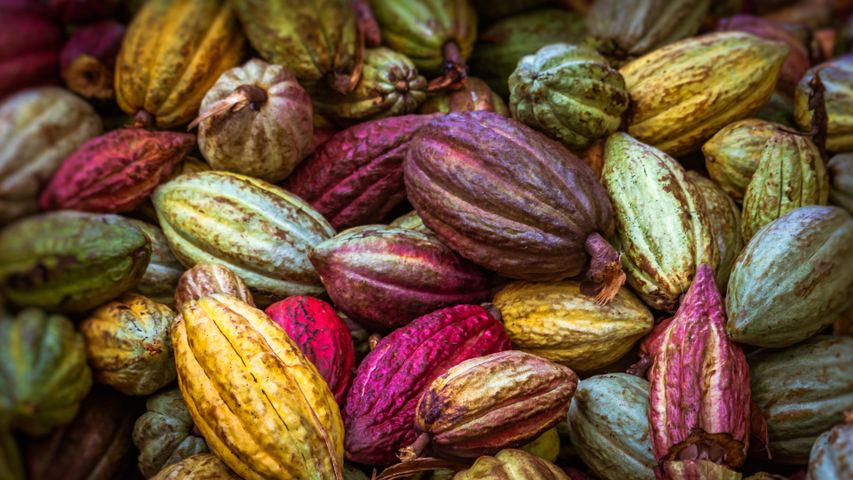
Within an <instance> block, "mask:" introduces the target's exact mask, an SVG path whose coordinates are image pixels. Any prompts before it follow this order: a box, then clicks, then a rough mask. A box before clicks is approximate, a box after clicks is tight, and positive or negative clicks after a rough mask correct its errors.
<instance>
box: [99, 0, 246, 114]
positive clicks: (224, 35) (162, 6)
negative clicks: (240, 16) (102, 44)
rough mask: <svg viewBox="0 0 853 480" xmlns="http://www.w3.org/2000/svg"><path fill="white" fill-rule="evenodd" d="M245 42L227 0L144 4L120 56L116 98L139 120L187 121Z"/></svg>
mask: <svg viewBox="0 0 853 480" xmlns="http://www.w3.org/2000/svg"><path fill="white" fill-rule="evenodd" d="M235 3H237V4H240V3H244V2H235ZM245 43H246V39H245V37H244V36H243V34H242V32H241V31H240V25H239V23H238V21H237V17H236V15H235V14H234V11H233V10H232V7H231V6H230V5H229V4H228V3H227V2H224V1H222V0H153V1H150V2H146V3H145V4H144V5H143V6H142V8H141V9H140V10H139V12H137V14H136V15H134V17H133V21H132V22H131V23H130V25H129V26H128V28H127V33H126V34H125V36H124V41H123V42H122V46H121V51H120V52H119V55H118V58H117V59H116V72H115V92H116V101H117V102H118V105H119V107H121V109H122V110H124V111H125V112H126V113H128V114H130V115H135V116H136V117H135V121H136V122H137V123H139V124H142V125H145V126H156V127H158V128H171V127H177V126H180V125H186V124H187V123H189V122H190V120H192V119H193V118H195V116H196V115H197V114H198V107H199V105H200V104H201V100H202V98H203V97H204V94H205V92H207V90H208V89H209V88H210V87H211V86H212V85H213V84H214V82H216V79H217V78H219V75H220V74H222V72H224V71H226V70H228V69H229V68H232V67H234V66H236V65H237V62H239V61H240V59H241V58H242V56H243V49H244V45H245Z"/></svg>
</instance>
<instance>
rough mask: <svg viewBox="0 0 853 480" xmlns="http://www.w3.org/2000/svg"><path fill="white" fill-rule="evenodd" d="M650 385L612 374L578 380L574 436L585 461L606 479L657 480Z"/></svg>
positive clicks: (572, 422)
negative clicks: (652, 435) (650, 423)
mask: <svg viewBox="0 0 853 480" xmlns="http://www.w3.org/2000/svg"><path fill="white" fill-rule="evenodd" d="M648 404H649V383H648V382H647V381H645V380H643V379H642V378H639V377H636V376H634V375H628V374H626V373H609V374H604V375H596V376H593V377H590V378H587V379H584V380H582V381H581V382H580V384H578V388H577V391H576V392H575V395H574V397H572V406H571V408H570V409H569V416H568V419H569V424H570V429H569V436H570V438H571V440H572V445H573V446H574V447H575V449H576V450H577V453H578V455H580V458H581V460H583V462H584V463H585V464H586V465H587V466H589V468H590V469H592V471H593V472H594V473H595V474H596V475H598V476H599V477H601V478H602V479H604V480H652V479H653V478H655V474H654V471H653V468H654V467H655V466H656V465H657V460H656V459H655V456H654V454H652V443H651V441H650V440H649V421H648V414H647V409H648Z"/></svg>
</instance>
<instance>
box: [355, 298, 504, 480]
mask: <svg viewBox="0 0 853 480" xmlns="http://www.w3.org/2000/svg"><path fill="white" fill-rule="evenodd" d="M510 347H511V345H510V341H509V337H507V335H506V332H504V330H503V326H502V325H501V324H500V322H498V321H497V320H495V319H494V318H493V317H492V316H491V315H490V314H489V312H487V311H486V309H484V308H483V307H479V306H476V305H457V306H455V307H449V308H445V309H442V310H438V311H436V312H433V313H430V314H428V315H424V316H422V317H420V318H417V319H415V320H414V321H412V323H410V324H409V325H406V326H405V327H403V328H400V329H397V330H395V331H394V332H393V333H391V334H390V335H388V336H387V337H385V338H383V339H382V340H380V341H379V343H378V344H377V345H376V348H375V349H374V350H373V351H371V352H370V353H369V354H368V355H367V357H365V359H364V361H362V362H361V365H359V367H358V371H357V372H356V375H355V380H353V384H352V388H351V389H350V391H349V394H348V395H347V403H346V409H345V411H344V424H345V427H346V428H345V430H346V438H345V440H344V448H345V449H346V456H347V458H349V459H350V460H352V461H356V462H360V463H366V464H372V465H387V464H391V463H394V462H395V461H396V460H397V456H396V455H397V451H398V450H400V449H401V448H403V447H406V446H408V445H410V444H411V443H412V442H414V440H415V438H416V436H417V435H416V432H415V427H414V419H415V409H416V407H417V403H418V400H419V399H420V396H421V393H422V392H423V391H424V389H426V387H427V386H429V384H430V383H432V381H433V380H435V379H436V378H437V377H438V376H439V375H442V374H443V373H445V372H446V371H447V370H448V369H450V368H451V367H453V366H454V365H457V364H459V363H461V362H463V361H465V360H468V359H470V358H475V357H479V356H482V355H487V354H490V353H494V352H500V351H503V350H509V349H510Z"/></svg>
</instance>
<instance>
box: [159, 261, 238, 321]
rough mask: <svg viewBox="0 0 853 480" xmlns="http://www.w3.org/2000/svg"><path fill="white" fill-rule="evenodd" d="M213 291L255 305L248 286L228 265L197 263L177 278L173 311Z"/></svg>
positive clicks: (178, 310)
mask: <svg viewBox="0 0 853 480" xmlns="http://www.w3.org/2000/svg"><path fill="white" fill-rule="evenodd" d="M214 293H224V294H226V295H231V296H232V297H235V298H237V299H239V300H242V301H244V302H246V303H248V304H249V305H252V306H255V301H254V300H253V299H252V292H250V291H249V287H247V286H246V284H245V283H244V282H243V280H242V279H241V278H240V277H238V276H237V274H235V273H234V272H232V271H231V270H230V269H228V267H226V266H223V265H220V264H218V263H199V264H198V265H196V266H194V267H193V268H190V269H189V270H187V271H186V272H184V274H183V275H181V278H180V279H179V280H178V286H177V287H175V311H176V312H180V311H182V310H183V308H184V304H187V303H189V302H190V301H193V300H198V299H200V298H202V297H206V296H208V295H212V294H214Z"/></svg>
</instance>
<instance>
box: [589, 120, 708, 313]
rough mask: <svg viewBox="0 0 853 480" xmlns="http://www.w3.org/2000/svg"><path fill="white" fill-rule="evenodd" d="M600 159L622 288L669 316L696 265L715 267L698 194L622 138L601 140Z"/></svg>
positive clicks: (679, 170)
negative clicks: (627, 286) (622, 274)
mask: <svg viewBox="0 0 853 480" xmlns="http://www.w3.org/2000/svg"><path fill="white" fill-rule="evenodd" d="M604 159H605V163H604V171H603V173H602V178H601V180H602V183H603V184H604V187H605V188H606V189H607V192H608V193H609V194H610V200H611V201H612V202H613V209H614V212H615V215H614V216H615V218H616V238H615V239H614V246H615V247H616V248H617V249H618V250H619V251H620V252H621V254H622V265H623V267H624V268H625V273H626V274H627V276H628V283H630V284H631V286H632V287H634V290H636V291H637V293H638V294H639V295H640V297H641V298H642V299H643V300H645V302H646V303H647V304H648V305H649V306H651V307H653V308H656V309H658V310H665V311H668V312H673V311H675V309H676V307H677V306H678V298H679V296H680V295H681V294H682V293H683V292H685V291H687V288H688V287H689V286H690V281H691V280H692V279H693V275H694V274H695V273H696V269H697V268H698V267H699V265H701V264H703V263H706V264H709V265H711V266H712V268H716V267H717V265H718V264H719V252H718V251H717V244H716V240H715V239H714V236H713V232H712V227H711V219H710V218H709V216H708V213H707V210H706V208H705V202H704V201H703V200H702V193H701V191H700V190H699V188H698V187H696V185H694V184H693V182H692V181H690V179H689V178H688V177H687V174H686V172H685V171H684V168H683V167H682V166H681V165H680V164H679V163H678V162H677V161H676V160H675V159H674V158H672V157H670V156H669V155H667V154H666V153H665V152H663V151H661V150H659V149H657V148H655V147H651V146H649V145H645V144H643V143H641V142H639V141H637V140H635V139H634V138H632V137H631V136H629V135H627V134H625V133H616V134H613V135H611V136H610V138H608V139H607V143H606V144H605V147H604Z"/></svg>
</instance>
